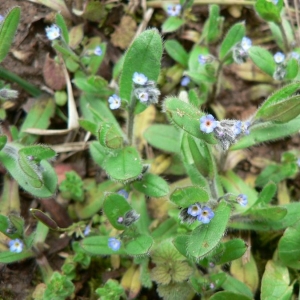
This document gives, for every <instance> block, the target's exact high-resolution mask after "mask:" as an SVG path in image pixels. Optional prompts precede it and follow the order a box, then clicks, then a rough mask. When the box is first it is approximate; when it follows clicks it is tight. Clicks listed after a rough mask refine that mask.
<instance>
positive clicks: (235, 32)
mask: <svg viewBox="0 0 300 300" xmlns="http://www.w3.org/2000/svg"><path fill="white" fill-rule="evenodd" d="M244 36H245V25H244V23H237V24H234V25H233V26H232V27H231V28H230V29H229V31H228V32H227V34H226V36H225V38H224V40H223V42H222V44H221V46H220V52H219V59H220V60H221V61H222V60H224V58H225V57H226V56H227V55H228V54H229V52H230V51H231V50H232V47H234V46H235V45H236V44H237V43H238V42H240V41H241V40H242V38H243V37H244Z"/></svg>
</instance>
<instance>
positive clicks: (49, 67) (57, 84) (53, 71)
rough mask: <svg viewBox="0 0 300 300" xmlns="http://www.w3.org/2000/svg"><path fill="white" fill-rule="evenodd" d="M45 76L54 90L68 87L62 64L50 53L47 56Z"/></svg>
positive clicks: (47, 82)
mask: <svg viewBox="0 0 300 300" xmlns="http://www.w3.org/2000/svg"><path fill="white" fill-rule="evenodd" d="M43 76H44V80H45V82H46V84H47V85H48V86H49V87H50V88H51V89H53V90H56V91H59V90H62V89H64V88H65V87H66V79H65V75H64V71H63V67H62V65H61V64H59V63H57V62H56V61H55V60H54V59H52V58H51V57H50V56H49V54H47V56H46V60H45V64H44V67H43Z"/></svg>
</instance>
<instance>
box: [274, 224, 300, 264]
mask: <svg viewBox="0 0 300 300" xmlns="http://www.w3.org/2000/svg"><path fill="white" fill-rule="evenodd" d="M299 230H300V222H297V223H296V224H294V225H293V226H292V227H288V228H287V229H286V230H285V232H284V234H283V237H282V238H281V239H280V241H279V243H278V256H279V259H280V260H281V261H282V262H283V263H284V265H285V266H287V267H289V268H293V269H300V236H299Z"/></svg>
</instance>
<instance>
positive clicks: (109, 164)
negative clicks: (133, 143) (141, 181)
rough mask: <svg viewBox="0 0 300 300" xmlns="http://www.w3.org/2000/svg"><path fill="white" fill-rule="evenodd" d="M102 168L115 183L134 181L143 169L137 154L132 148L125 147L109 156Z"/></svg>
mask: <svg viewBox="0 0 300 300" xmlns="http://www.w3.org/2000/svg"><path fill="white" fill-rule="evenodd" d="M103 167H104V169H105V171H106V172H107V174H108V175H109V176H110V177H111V178H112V179H113V180H117V181H128V180H133V179H136V178H137V177H138V176H139V175H140V174H141V172H142V169H143V165H142V161H141V158H140V156H139V153H138V151H137V149H136V148H134V147H126V148H124V149H122V150H120V151H118V152H117V153H116V154H115V155H112V156H109V157H108V158H107V159H106V160H105V161H104V165H103Z"/></svg>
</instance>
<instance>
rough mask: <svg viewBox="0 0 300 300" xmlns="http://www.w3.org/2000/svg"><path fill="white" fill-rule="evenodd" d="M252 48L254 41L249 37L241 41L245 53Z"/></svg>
mask: <svg viewBox="0 0 300 300" xmlns="http://www.w3.org/2000/svg"><path fill="white" fill-rule="evenodd" d="M251 46H252V41H251V39H249V38H248V37H246V36H244V37H243V38H242V41H241V47H242V48H243V50H244V51H248V50H249V49H250V48H251Z"/></svg>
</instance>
